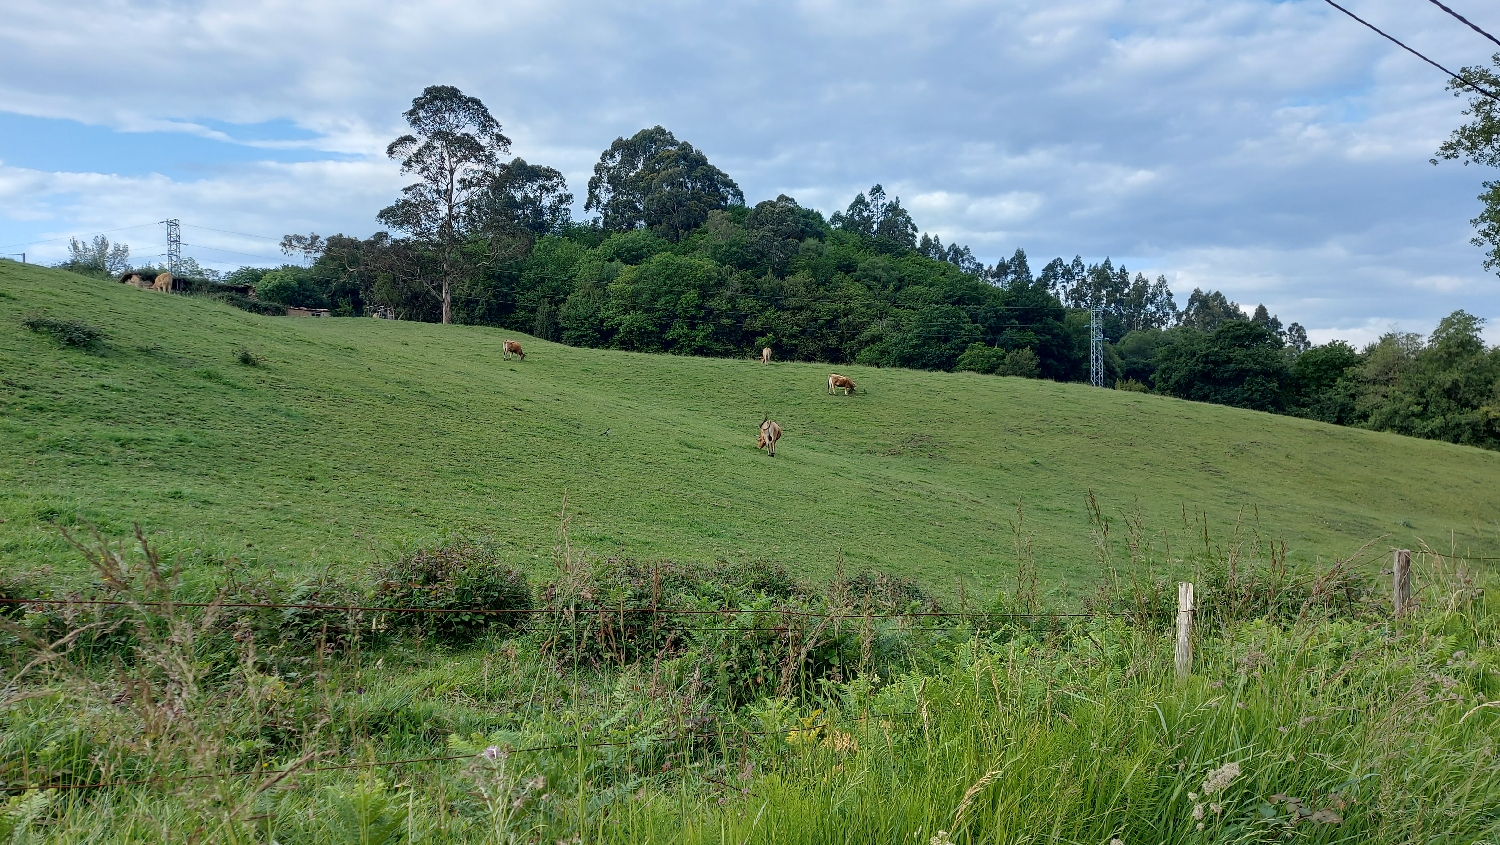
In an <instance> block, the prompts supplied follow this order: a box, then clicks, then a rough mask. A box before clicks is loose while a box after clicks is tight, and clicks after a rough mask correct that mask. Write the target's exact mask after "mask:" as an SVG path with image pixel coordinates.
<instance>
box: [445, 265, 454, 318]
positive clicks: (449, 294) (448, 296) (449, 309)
mask: <svg viewBox="0 0 1500 845" xmlns="http://www.w3.org/2000/svg"><path fill="white" fill-rule="evenodd" d="M452 322H453V290H452V288H450V287H449V286H448V276H447V275H446V274H445V275H444V276H443V325H445V326H446V325H448V324H449V323H452Z"/></svg>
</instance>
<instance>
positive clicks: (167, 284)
mask: <svg viewBox="0 0 1500 845" xmlns="http://www.w3.org/2000/svg"><path fill="white" fill-rule="evenodd" d="M175 281H177V279H176V278H174V277H173V276H172V274H171V273H166V272H163V273H158V274H157V275H156V280H155V281H153V282H152V283H151V289H152V290H156V291H161V292H163V293H171V292H172V287H173V285H172V283H173V282H175Z"/></svg>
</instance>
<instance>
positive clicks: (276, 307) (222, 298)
mask: <svg viewBox="0 0 1500 845" xmlns="http://www.w3.org/2000/svg"><path fill="white" fill-rule="evenodd" d="M209 298H210V299H216V300H218V301H219V302H222V303H224V304H225V305H233V306H234V307H235V308H238V309H240V310H241V311H249V312H250V313H251V314H260V315H262V316H265V317H285V316H286V306H285V305H282V304H280V303H277V302H262V301H261V300H259V299H251V298H250V297H248V296H243V295H241V294H238V293H216V294H213V295H212V296H211V297H209Z"/></svg>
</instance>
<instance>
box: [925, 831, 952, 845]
mask: <svg viewBox="0 0 1500 845" xmlns="http://www.w3.org/2000/svg"><path fill="white" fill-rule="evenodd" d="M929 841H930V843H931V845H953V840H952V839H949V838H948V831H946V830H940V831H938V832H937V836H934V837H932V839H931V840H929Z"/></svg>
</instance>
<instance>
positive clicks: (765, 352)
mask: <svg viewBox="0 0 1500 845" xmlns="http://www.w3.org/2000/svg"><path fill="white" fill-rule="evenodd" d="M760 362H761V363H762V364H769V363H771V347H769V346H767V347H766V348H765V349H762V350H761V351H760Z"/></svg>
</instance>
